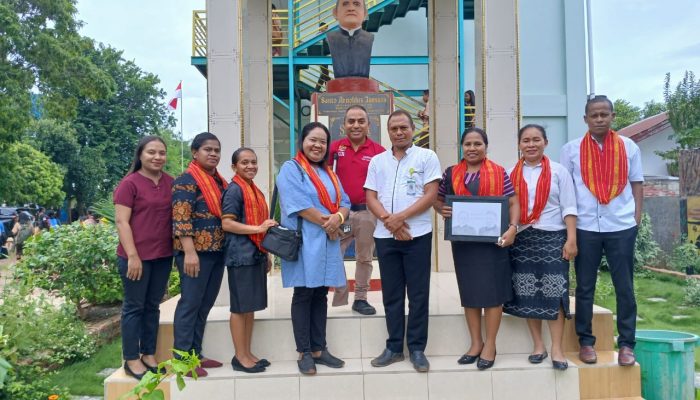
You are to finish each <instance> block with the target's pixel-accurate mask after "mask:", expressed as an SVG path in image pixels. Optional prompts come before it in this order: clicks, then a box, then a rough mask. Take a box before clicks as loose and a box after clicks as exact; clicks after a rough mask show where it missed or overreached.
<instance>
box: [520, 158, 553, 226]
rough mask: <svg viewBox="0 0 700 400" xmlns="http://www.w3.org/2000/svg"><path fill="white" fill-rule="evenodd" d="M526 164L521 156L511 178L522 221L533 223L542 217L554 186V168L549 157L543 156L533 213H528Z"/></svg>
mask: <svg viewBox="0 0 700 400" xmlns="http://www.w3.org/2000/svg"><path fill="white" fill-rule="evenodd" d="M524 164H525V159H524V158H521V159H520V161H518V163H517V164H516V165H515V168H513V172H511V173H510V180H511V181H512V182H513V187H514V188H515V194H517V195H518V201H520V223H521V224H523V225H524V224H532V223H533V222H535V221H537V220H538V219H540V215H542V210H544V206H545V205H546V204H547V199H548V198H549V190H550V189H551V188H552V185H551V183H552V169H551V167H550V166H549V158H547V156H544V157H542V172H541V173H540V177H539V178H538V179H537V187H536V188H535V204H534V206H533V207H532V213H530V214H528V213H527V206H528V203H529V199H528V194H529V192H528V190H527V182H526V181H525V179H524V178H523V165H524Z"/></svg>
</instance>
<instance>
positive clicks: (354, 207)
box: [350, 204, 367, 211]
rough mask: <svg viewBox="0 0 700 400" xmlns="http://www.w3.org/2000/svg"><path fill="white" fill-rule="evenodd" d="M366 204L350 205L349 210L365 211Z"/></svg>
mask: <svg viewBox="0 0 700 400" xmlns="http://www.w3.org/2000/svg"><path fill="white" fill-rule="evenodd" d="M366 209H367V204H353V205H351V206H350V211H365V210H366Z"/></svg>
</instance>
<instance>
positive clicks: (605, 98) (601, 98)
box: [584, 94, 615, 114]
mask: <svg viewBox="0 0 700 400" xmlns="http://www.w3.org/2000/svg"><path fill="white" fill-rule="evenodd" d="M593 103H608V107H610V112H615V109H614V107H613V103H612V101H610V99H609V98H608V96H605V95H602V94H601V95H597V96H593V97H591V98H590V99H588V101H586V108H585V110H584V111H585V113H586V114H588V107H589V106H590V105H591V104H593Z"/></svg>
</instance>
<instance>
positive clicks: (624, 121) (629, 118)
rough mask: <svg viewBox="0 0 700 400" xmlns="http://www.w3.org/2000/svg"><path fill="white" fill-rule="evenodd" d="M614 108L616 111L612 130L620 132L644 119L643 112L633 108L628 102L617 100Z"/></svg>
mask: <svg viewBox="0 0 700 400" xmlns="http://www.w3.org/2000/svg"><path fill="white" fill-rule="evenodd" d="M613 108H614V109H615V120H614V121H613V123H612V129H613V130H615V131H619V130H620V129H622V128H624V127H626V126H630V125H632V124H634V123H635V122H637V121H640V120H641V119H642V110H641V109H640V108H639V107H636V106H633V105H632V104H630V102H629V101H627V100H623V99H617V100H615V102H614V103H613Z"/></svg>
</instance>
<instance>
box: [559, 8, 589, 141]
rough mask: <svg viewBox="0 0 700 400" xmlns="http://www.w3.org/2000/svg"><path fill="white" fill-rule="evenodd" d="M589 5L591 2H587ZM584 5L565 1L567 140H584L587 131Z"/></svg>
mask: <svg viewBox="0 0 700 400" xmlns="http://www.w3.org/2000/svg"><path fill="white" fill-rule="evenodd" d="M589 1H590V0H589ZM585 24H586V4H585V2H583V1H564V34H565V40H566V42H565V43H566V61H565V63H564V65H565V66H566V97H567V103H566V115H567V118H566V128H567V137H568V139H569V140H571V139H574V138H577V137H580V136H583V134H585V133H586V130H587V129H588V127H587V126H586V124H585V123H584V122H583V114H584V112H585V111H584V108H585V107H586V96H587V92H588V90H587V88H588V84H587V81H586V76H587V75H586V25H585Z"/></svg>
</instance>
